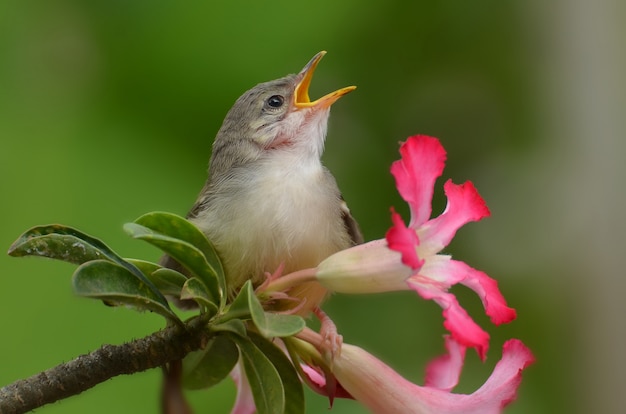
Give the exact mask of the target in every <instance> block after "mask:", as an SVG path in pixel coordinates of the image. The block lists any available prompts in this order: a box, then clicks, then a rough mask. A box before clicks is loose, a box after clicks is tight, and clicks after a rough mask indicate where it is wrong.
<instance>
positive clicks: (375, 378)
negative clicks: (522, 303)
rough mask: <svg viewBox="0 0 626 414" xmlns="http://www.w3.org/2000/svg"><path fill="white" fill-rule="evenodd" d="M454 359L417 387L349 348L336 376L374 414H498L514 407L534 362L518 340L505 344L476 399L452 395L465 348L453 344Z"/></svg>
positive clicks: (436, 364) (439, 362)
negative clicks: (524, 373) (523, 374)
mask: <svg viewBox="0 0 626 414" xmlns="http://www.w3.org/2000/svg"><path fill="white" fill-rule="evenodd" d="M446 347H447V349H448V354H447V355H446V356H444V357H440V358H438V359H436V360H435V361H433V362H432V363H431V364H430V365H429V367H428V369H427V380H426V385H425V386H419V385H415V384H413V383H411V382H409V381H407V380H406V379H404V378H403V377H401V376H400V375H399V374H397V373H396V372H395V371H394V370H393V369H391V368H390V367H389V366H387V365H385V364H384V363H383V362H382V361H380V360H379V359H377V358H376V357H374V356H373V355H371V354H369V353H368V352H366V351H364V350H363V349H361V348H359V347H356V346H353V345H348V344H344V345H343V347H342V351H341V354H340V355H339V356H337V357H335V359H334V360H333V365H332V371H333V374H334V375H335V377H336V378H337V380H338V382H339V383H340V384H341V386H342V387H343V388H344V389H345V390H346V391H347V392H349V393H350V395H351V396H352V397H354V398H355V399H356V400H358V401H359V402H360V403H362V404H363V405H365V406H366V407H367V408H368V409H370V410H371V411H372V412H374V413H398V414H402V413H407V414H408V413H412V414H496V413H500V412H501V411H502V409H503V408H504V407H505V406H506V405H507V404H509V403H510V402H512V401H513V400H514V399H515V397H516V394H517V388H518V386H519V384H520V381H521V372H522V370H523V369H524V368H526V367H527V366H528V365H529V364H531V363H532V362H533V361H534V358H533V356H532V354H531V352H530V350H529V349H528V348H526V347H525V346H524V344H522V342H521V341H519V340H517V339H511V340H509V341H507V342H506V343H505V344H504V348H503V351H502V359H501V360H500V361H499V362H498V363H497V364H496V366H495V369H494V371H493V372H492V374H491V376H490V377H489V379H488V380H487V381H486V382H485V383H484V384H483V386H482V387H480V388H479V389H478V390H476V391H475V392H474V393H472V394H452V393H450V392H449V390H450V389H452V388H453V387H454V386H455V385H456V384H457V382H458V378H459V375H460V371H461V367H462V365H463V358H464V355H465V347H463V345H461V344H459V343H457V342H455V341H454V340H453V339H451V338H449V337H448V338H447V340H446Z"/></svg>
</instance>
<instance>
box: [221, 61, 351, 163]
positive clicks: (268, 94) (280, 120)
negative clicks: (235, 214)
mask: <svg viewBox="0 0 626 414" xmlns="http://www.w3.org/2000/svg"><path fill="white" fill-rule="evenodd" d="M325 54H326V52H320V53H318V54H317V55H315V56H314V57H313V58H312V59H311V60H310V61H309V63H307V64H306V66H305V67H304V68H303V69H302V70H301V71H300V72H299V73H298V74H295V75H287V76H285V77H283V78H280V79H276V80H273V81H270V82H265V83H260V84H258V85H256V86H255V87H253V88H252V89H250V90H249V91H247V92H245V93H244V94H243V95H242V96H241V97H240V98H239V99H237V101H236V102H235V104H234V105H233V107H232V108H231V109H230V111H229V112H228V114H227V115H226V118H225V119H224V123H223V124H222V127H221V128H220V131H219V132H218V135H217V138H216V140H215V143H214V145H213V156H214V158H215V156H216V153H219V152H221V151H220V150H222V149H225V150H226V147H230V146H232V145H236V146H239V147H240V148H241V147H244V146H245V147H249V149H251V150H252V149H253V148H255V149H257V150H258V151H261V152H267V151H272V150H294V151H298V152H300V153H307V154H311V155H316V156H317V157H318V158H319V156H320V155H321V153H322V151H323V148H324V139H325V136H326V126H327V122H328V114H329V109H330V106H331V105H332V104H333V103H334V102H335V101H337V99H339V98H340V97H342V96H343V95H345V94H347V93H348V92H351V91H352V90H354V89H355V86H348V87H345V88H341V89H338V90H336V91H334V92H331V93H329V94H327V95H325V96H323V97H321V98H319V99H317V100H315V101H311V99H310V98H309V85H310V84H311V79H312V78H313V73H314V72H315V68H316V67H317V64H318V63H319V61H320V60H321V59H322V57H323V56H324V55H325ZM225 152H229V151H228V150H226V151H225ZM242 161H243V160H242Z"/></svg>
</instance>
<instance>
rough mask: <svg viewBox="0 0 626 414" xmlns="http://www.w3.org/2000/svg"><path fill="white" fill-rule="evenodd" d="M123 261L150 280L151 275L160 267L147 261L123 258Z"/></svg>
mask: <svg viewBox="0 0 626 414" xmlns="http://www.w3.org/2000/svg"><path fill="white" fill-rule="evenodd" d="M124 260H125V261H127V262H128V263H130V264H132V265H133V266H135V267H136V268H137V269H139V270H141V273H143V274H144V275H145V276H146V277H147V278H148V279H150V276H151V275H152V273H154V272H156V271H157V270H159V269H161V265H159V264H157V263H154V262H149V261H147V260H141V259H130V258H124Z"/></svg>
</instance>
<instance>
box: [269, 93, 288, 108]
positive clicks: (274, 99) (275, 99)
mask: <svg viewBox="0 0 626 414" xmlns="http://www.w3.org/2000/svg"><path fill="white" fill-rule="evenodd" d="M283 103H285V98H283V97H282V96H280V95H272V96H270V97H269V99H268V100H267V104H268V105H269V106H270V107H271V108H280V107H281V106H283Z"/></svg>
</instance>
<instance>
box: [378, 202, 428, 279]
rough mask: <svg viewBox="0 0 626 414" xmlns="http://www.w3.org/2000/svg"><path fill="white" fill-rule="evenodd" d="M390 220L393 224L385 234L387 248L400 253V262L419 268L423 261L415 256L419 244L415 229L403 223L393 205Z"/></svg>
mask: <svg viewBox="0 0 626 414" xmlns="http://www.w3.org/2000/svg"><path fill="white" fill-rule="evenodd" d="M391 220H392V221H393V226H392V227H391V228H390V229H389V231H387V234H386V235H385V238H386V239H387V244H388V245H389V248H390V249H391V250H395V251H397V252H400V253H402V263H404V264H405V265H407V266H409V267H411V268H413V269H419V268H420V267H422V265H423V264H424V261H423V260H421V259H420V258H419V257H418V256H417V250H416V249H417V246H419V244H420V240H419V238H418V237H417V234H416V233H415V230H413V229H412V228H409V227H407V226H406V225H405V224H404V221H403V220H402V217H400V215H399V214H398V213H396V211H395V210H394V208H393V207H392V208H391Z"/></svg>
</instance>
